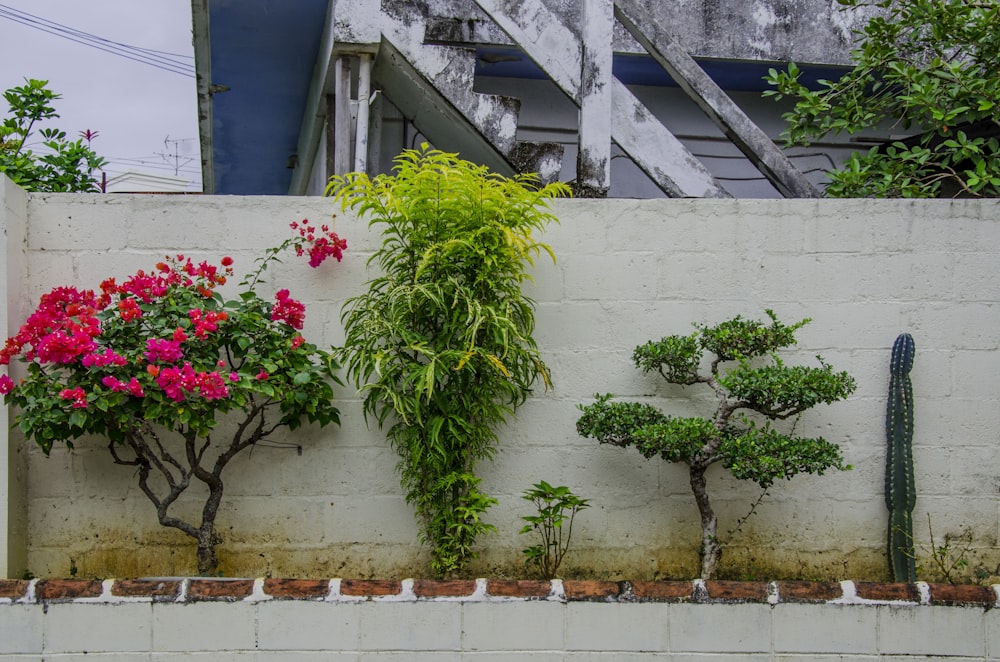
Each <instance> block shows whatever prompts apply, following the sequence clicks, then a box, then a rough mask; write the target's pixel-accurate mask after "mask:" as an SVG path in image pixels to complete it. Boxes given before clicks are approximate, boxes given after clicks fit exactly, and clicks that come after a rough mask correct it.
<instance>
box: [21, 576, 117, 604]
mask: <svg viewBox="0 0 1000 662" xmlns="http://www.w3.org/2000/svg"><path fill="white" fill-rule="evenodd" d="M103 592H104V586H103V585H102V584H101V582H99V581H97V580H96V579H95V580H89V579H42V580H39V581H38V583H37V584H35V597H36V598H37V599H38V600H43V601H49V600H75V599H77V598H98V597H100V596H101V593H103Z"/></svg>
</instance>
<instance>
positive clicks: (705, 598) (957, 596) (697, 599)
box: [0, 578, 1000, 609]
mask: <svg viewBox="0 0 1000 662" xmlns="http://www.w3.org/2000/svg"><path fill="white" fill-rule="evenodd" d="M269 600H312V601H323V602H364V601H369V600H371V601H393V602H419V601H464V602H477V601H479V602H495V601H527V600H546V601H553V602H581V601H588V602H620V603H635V602H639V603H649V602H666V603H696V604H712V603H721V604H752V603H758V604H770V605H776V604H791V603H812V604H856V605H887V604H888V605H898V606H925V605H931V606H960V607H980V608H983V609H990V608H992V607H995V606H998V605H1000V585H994V586H975V585H952V584H928V583H925V582H917V583H916V584H891V583H873V582H854V581H841V582H808V581H776V582H737V581H716V580H712V581H701V580H694V581H636V582H629V581H618V582H615V581H591V580H559V579H557V580H553V581H551V582H548V581H537V580H513V579H475V580H472V579H460V580H433V579H404V580H382V579H273V578H267V579H203V578H164V579H106V580H103V581H98V580H84V579H33V580H19V579H0V603H7V604H37V603H50V602H74V603H109V602H137V601H140V602H207V601H214V602H264V601H269Z"/></svg>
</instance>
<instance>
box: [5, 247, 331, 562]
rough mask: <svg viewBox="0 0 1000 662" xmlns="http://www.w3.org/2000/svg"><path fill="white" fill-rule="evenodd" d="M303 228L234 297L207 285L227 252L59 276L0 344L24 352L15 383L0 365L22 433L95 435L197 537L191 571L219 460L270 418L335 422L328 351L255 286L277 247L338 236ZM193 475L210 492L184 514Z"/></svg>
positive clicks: (261, 434)
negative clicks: (74, 279)
mask: <svg viewBox="0 0 1000 662" xmlns="http://www.w3.org/2000/svg"><path fill="white" fill-rule="evenodd" d="M310 234H311V233H309V232H305V233H303V234H302V236H301V237H299V238H296V239H294V240H289V241H287V242H285V243H284V244H283V245H282V246H281V247H279V248H277V249H272V250H271V251H269V252H268V254H267V255H266V256H265V257H264V258H262V259H261V260H260V261H259V262H260V264H259V268H258V269H257V271H256V272H255V273H253V274H251V275H250V276H247V278H245V279H244V280H243V282H242V283H241V285H242V286H243V288H242V291H241V292H240V294H239V297H238V298H237V299H234V300H226V299H224V298H223V296H222V294H221V293H220V292H219V291H218V288H219V287H220V286H221V285H223V284H225V283H226V281H227V279H228V278H229V277H230V276H231V275H232V266H231V265H232V260H231V259H230V258H228V257H225V258H222V261H221V266H216V265H213V264H209V263H208V262H202V263H200V264H195V263H194V262H192V260H191V259H190V258H185V257H184V256H182V255H177V256H174V257H168V258H167V259H166V260H165V261H164V262H161V263H159V264H157V265H156V268H155V269H154V270H153V271H151V272H148V273H147V272H145V271H143V270H140V271H139V272H137V273H136V274H135V275H133V276H131V277H130V278H128V279H127V280H126V281H125V282H123V283H117V282H115V280H114V279H108V280H106V281H104V282H103V283H101V287H100V293H99V294H97V293H95V292H94V291H92V290H79V289H76V288H73V287H58V288H56V289H54V290H52V291H51V292H50V293H48V294H46V295H45V296H43V297H42V299H41V302H40V303H39V305H38V307H37V309H36V310H35V312H34V313H33V314H32V315H31V316H30V317H29V318H28V320H27V322H26V323H25V324H24V325H23V326H22V327H21V329H20V331H19V332H18V334H17V335H16V336H14V337H13V338H10V339H8V340H7V343H6V345H5V346H4V348H3V350H2V352H0V365H7V364H9V363H10V361H11V360H12V359H14V358H19V359H20V360H21V361H22V362H23V363H24V364H26V373H27V374H26V376H25V377H24V378H23V379H21V380H20V381H18V382H17V383H15V382H14V380H12V379H11V378H10V377H9V376H8V375H0V393H3V394H4V396H5V401H6V403H7V404H13V405H16V406H17V408H18V412H17V414H16V416H15V420H16V424H17V425H18V426H19V427H20V429H21V431H22V432H23V433H24V435H25V437H27V438H28V439H30V440H33V441H34V442H35V443H36V444H38V445H39V446H40V447H41V449H42V451H44V452H45V454H46V455H48V454H49V453H50V452H51V450H52V448H53V446H54V445H56V444H60V443H65V444H66V446H67V447H69V448H73V443H74V441H75V440H77V439H80V438H81V437H84V436H86V435H97V436H100V437H104V438H105V439H106V440H107V443H108V451H109V452H110V454H111V457H112V459H113V460H114V462H115V463H116V464H121V465H127V466H132V467H135V469H136V473H135V475H136V477H137V479H138V482H139V488H140V490H141V491H142V493H143V494H144V495H145V496H146V497H147V498H148V499H149V500H150V501H151V502H152V503H153V505H154V506H155V508H156V514H157V517H158V520H159V522H160V524H162V525H163V526H167V527H172V528H175V529H178V530H180V531H182V532H183V533H185V534H187V535H188V536H191V537H192V538H194V540H195V541H196V543H197V555H198V572H199V573H201V574H202V575H214V574H216V571H217V569H218V565H219V560H218V557H217V554H216V551H215V546H216V545H217V544H218V542H219V538H218V536H217V535H216V533H215V517H216V514H217V512H218V509H219V505H220V503H221V501H222V496H223V491H224V485H223V480H222V473H223V470H224V469H225V468H226V466H227V465H228V464H229V462H230V461H231V460H232V459H233V458H234V457H236V456H237V455H238V454H239V453H240V452H241V451H244V450H246V449H249V448H251V447H252V446H253V445H254V444H257V443H259V442H261V441H263V440H265V439H268V438H270V437H271V435H273V434H274V433H275V432H276V431H278V430H279V429H280V428H289V429H295V428H297V427H298V426H299V425H301V424H302V422H303V421H308V422H310V423H316V424H318V425H320V426H324V425H327V424H329V423H339V412H338V410H337V408H336V407H335V406H334V405H333V402H332V399H333V390H332V387H331V385H330V382H331V380H332V381H337V379H336V376H335V375H334V370H335V369H336V368H337V364H336V363H335V361H334V359H333V355H332V354H331V353H329V352H326V351H323V350H320V349H317V347H316V346H315V345H313V344H310V343H307V342H305V339H304V338H303V337H302V336H301V335H300V334H299V329H301V328H302V323H303V320H304V315H305V307H304V306H303V305H302V304H301V303H300V302H298V301H296V300H295V299H292V298H290V297H289V293H288V290H280V291H278V293H277V295H276V296H275V300H274V301H273V302H268V301H265V300H264V299H262V298H260V297H259V296H258V295H257V293H256V292H255V286H256V285H257V283H259V282H260V276H261V273H262V271H263V270H264V269H266V268H267V265H268V263H269V262H270V261H272V260H275V259H277V254H278V253H279V252H280V251H281V250H282V249H284V248H286V247H288V246H289V245H290V244H295V245H296V247H297V248H299V249H301V248H302V244H303V243H311V244H312V245H311V246H310V252H311V253H315V252H316V244H317V243H319V239H322V241H323V242H326V241H327V240H328V237H330V238H332V237H335V235H332V233H324V234H325V235H327V236H321V237H320V238H319V239H316V238H315V237H314V236H313V237H312V239H313V241H311V242H310V241H309V240H308V239H306V236H307V235H310ZM336 241H340V240H339V238H338V239H337V240H336ZM328 245H329V244H327V246H328ZM337 245H338V246H340V245H341V244H337ZM319 251H320V252H321V253H323V254H324V255H335V256H336V257H338V259H339V252H330V251H325V250H324V246H323V245H321V246H320V247H319ZM199 483H200V484H202V485H203V486H204V487H205V488H207V491H208V494H207V497H206V499H205V502H204V504H203V506H202V512H201V521H200V522H191V521H186V520H185V519H183V518H182V517H179V516H177V515H176V514H174V511H173V510H172V507H173V506H174V505H175V503H176V502H177V500H178V499H179V498H180V497H181V496H182V495H183V494H184V493H185V492H186V491H187V489H188V488H189V487H191V486H192V484H199Z"/></svg>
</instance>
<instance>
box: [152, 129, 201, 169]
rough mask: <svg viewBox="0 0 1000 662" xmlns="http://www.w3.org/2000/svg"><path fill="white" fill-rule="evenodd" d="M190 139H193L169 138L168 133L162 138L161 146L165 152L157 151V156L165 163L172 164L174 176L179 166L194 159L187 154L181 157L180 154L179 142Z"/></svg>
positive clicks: (189, 140)
mask: <svg viewBox="0 0 1000 662" xmlns="http://www.w3.org/2000/svg"><path fill="white" fill-rule="evenodd" d="M192 140H194V138H171V137H170V134H167V137H166V138H164V139H163V147H164V149H166V150H167V152H166V153H164V152H157V156H159V157H161V158H162V159H163V160H164V161H166V162H167V163H172V164H173V167H174V177H179V176H180V172H181V168H183V167H184V166H186V165H187V164H189V163H191V162H192V161H194V158H192V157H187V156H184V157H182V156H181V154H180V152H181V148H180V145H181V143H187V142H191V141H192ZM185 151H186V150H185Z"/></svg>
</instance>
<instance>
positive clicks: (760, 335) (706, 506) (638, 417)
mask: <svg viewBox="0 0 1000 662" xmlns="http://www.w3.org/2000/svg"><path fill="white" fill-rule="evenodd" d="M767 315H768V317H769V318H770V319H771V323H770V325H768V324H765V323H762V322H759V321H755V320H745V319H743V318H742V317H739V316H737V317H735V318H734V319H732V320H729V321H727V322H722V323H721V324H718V325H716V326H702V325H695V326H696V328H697V329H698V330H697V331H696V332H695V333H693V334H691V335H689V336H680V335H677V336H667V337H665V338H663V339H662V340H659V341H656V342H653V341H650V342H647V343H646V344H644V345H640V346H639V347H636V348H635V352H634V353H633V354H632V359H633V361H635V365H636V367H637V368H640V369H641V370H642V371H643V372H652V371H656V372H659V373H660V375H661V376H662V377H663V378H664V379H666V380H667V382H669V383H671V384H678V385H681V386H692V385H696V384H703V385H705V386H707V387H709V388H710V389H711V390H712V391H714V392H715V396H716V399H717V401H718V405H717V407H716V409H715V414H714V415H713V416H711V417H674V416H668V415H666V414H664V413H662V412H661V411H660V410H659V409H657V408H656V407H653V406H652V405H649V404H646V403H639V402H612V401H611V398H612V397H613V396H612V395H610V394H609V395H598V396H597V402H595V403H593V404H590V405H587V406H583V405H580V409H581V410H582V411H583V416H581V417H580V419H579V420H578V421H577V424H576V428H577V431H578V432H579V433H580V435H582V436H584V437H590V438H593V439H597V440H598V441H599V442H601V443H602V444H604V443H606V444H612V445H614V446H621V447H627V446H635V448H636V449H638V450H639V452H640V453H642V454H643V456H645V457H646V458H651V457H655V456H660V457H661V458H663V459H664V460H666V461H667V462H684V463H685V464H687V465H688V473H689V477H690V482H691V492H692V493H693V494H694V498H695V502H696V503H697V504H698V512H699V514H700V515H701V531H702V536H701V577H702V578H703V579H710V578H711V577H712V576H713V575H714V574H715V570H716V566H717V565H718V563H719V559H720V558H721V556H722V543H721V541H720V540H719V536H718V532H717V528H718V519H717V517H716V514H715V511H714V510H713V509H712V504H711V501H710V500H709V496H708V490H707V489H706V480H705V473H706V471H707V470H708V468H709V467H710V466H711V465H713V464H715V463H716V462H721V463H722V465H723V466H724V467H725V468H726V469H728V470H729V472H730V473H732V474H733V476H735V477H736V478H738V479H740V480H751V481H753V482H755V483H757V484H758V485H760V486H761V487H762V488H764V489H765V490H766V489H767V488H769V487H770V486H771V485H772V484H773V483H774V481H776V480H778V479H782V478H791V477H792V476H794V475H796V474H798V473H810V474H822V473H823V472H824V471H826V470H827V469H831V468H836V469H844V468H846V467H845V465H844V463H843V457H842V455H841V452H840V449H839V448H838V447H837V446H836V445H834V444H832V443H830V442H828V441H826V440H824V439H822V438H808V437H800V436H797V435H795V434H792V433H782V432H779V431H778V430H777V429H775V428H774V427H772V425H771V422H772V421H775V420H782V419H788V418H791V417H793V416H797V415H798V414H800V413H801V412H803V411H805V410H807V409H809V408H810V407H813V406H815V405H818V404H820V403H831V402H835V401H837V400H841V399H843V398H845V397H847V396H848V395H850V394H851V393H852V392H853V391H854V387H855V384H854V379H853V378H852V377H851V376H850V375H848V374H847V373H845V372H834V371H833V368H832V367H830V365H829V364H827V363H826V362H824V361H823V359H822V358H819V357H817V358H818V360H819V367H805V366H788V365H785V364H784V363H783V362H782V361H781V360H780V359H779V358H778V357H777V356H774V352H776V351H777V350H779V349H781V348H783V347H790V346H792V345H794V344H795V335H794V334H795V331H796V330H798V329H799V328H800V327H802V326H803V325H804V324H806V323H808V322H809V320H808V319H805V320H802V321H801V322H799V323H797V324H794V325H792V326H786V325H784V324H782V323H781V322H779V321H778V320H777V318H776V317H775V315H774V313H773V312H772V311H770V310H768V311H767ZM706 352H707V353H708V354H709V355H710V356H711V362H710V363H709V365H708V371H707V372H703V371H702V369H701V368H702V355H703V354H704V353H706ZM768 357H770V361H761V359H766V358H768ZM754 414H756V415H757V419H754V418H751V416H753V415H754ZM759 419H763V420H762V422H761V421H760V420H759Z"/></svg>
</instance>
